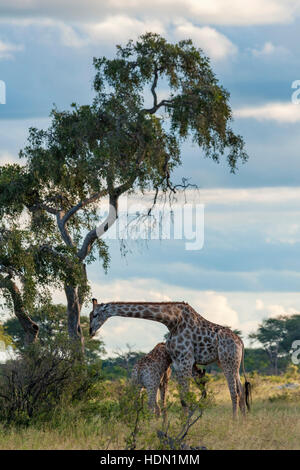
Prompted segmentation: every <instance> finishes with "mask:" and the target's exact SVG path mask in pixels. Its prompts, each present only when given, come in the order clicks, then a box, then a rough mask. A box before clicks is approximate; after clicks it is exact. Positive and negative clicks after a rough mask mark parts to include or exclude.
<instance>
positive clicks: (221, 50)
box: [174, 22, 237, 60]
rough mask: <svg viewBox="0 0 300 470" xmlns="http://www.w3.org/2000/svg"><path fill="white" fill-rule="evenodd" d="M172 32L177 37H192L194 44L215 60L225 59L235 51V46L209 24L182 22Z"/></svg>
mask: <svg viewBox="0 0 300 470" xmlns="http://www.w3.org/2000/svg"><path fill="white" fill-rule="evenodd" d="M174 33H175V36H176V37H177V38H178V39H185V38H189V39H192V40H193V42H194V44H195V46H197V47H200V48H201V49H203V51H204V53H205V54H207V55H208V56H209V57H210V58H212V59H215V60H222V59H225V58H227V57H228V56H231V55H234V54H236V52H237V47H236V46H235V45H234V44H233V43H232V42H231V41H230V40H229V39H228V38H227V37H226V36H224V34H221V33H219V32H218V31H216V29H214V28H211V27H209V26H203V27H198V26H194V25H193V24H192V23H189V22H184V23H180V24H178V25H177V26H176V27H175V31H174Z"/></svg>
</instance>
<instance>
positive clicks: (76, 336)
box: [65, 285, 84, 351]
mask: <svg viewBox="0 0 300 470" xmlns="http://www.w3.org/2000/svg"><path fill="white" fill-rule="evenodd" d="M78 289H79V287H78V286H76V287H74V286H67V285H66V286H65V293H66V296H67V316H68V333H69V337H70V338H71V339H72V340H76V341H80V343H81V349H82V351H84V337H83V333H82V329H81V326H80V312H81V306H82V305H81V303H80V301H79V296H78Z"/></svg>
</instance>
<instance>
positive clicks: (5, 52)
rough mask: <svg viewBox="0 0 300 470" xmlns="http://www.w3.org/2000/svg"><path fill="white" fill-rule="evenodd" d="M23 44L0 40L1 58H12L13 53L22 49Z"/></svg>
mask: <svg viewBox="0 0 300 470" xmlns="http://www.w3.org/2000/svg"><path fill="white" fill-rule="evenodd" d="M22 49H23V46H20V45H17V44H11V43H9V42H3V41H1V40H0V60H1V59H12V58H13V53H14V52H17V51H21V50H22Z"/></svg>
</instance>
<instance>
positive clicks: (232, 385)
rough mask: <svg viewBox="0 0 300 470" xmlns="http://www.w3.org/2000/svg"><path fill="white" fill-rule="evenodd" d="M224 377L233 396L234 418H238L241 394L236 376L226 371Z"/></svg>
mask: <svg viewBox="0 0 300 470" xmlns="http://www.w3.org/2000/svg"><path fill="white" fill-rule="evenodd" d="M223 371H224V375H225V377H226V380H227V384H228V388H229V392H230V396H231V401H232V413H233V418H234V419H236V418H237V411H238V404H239V393H238V388H237V382H236V378H235V376H234V374H233V373H232V371H229V370H224V369H223Z"/></svg>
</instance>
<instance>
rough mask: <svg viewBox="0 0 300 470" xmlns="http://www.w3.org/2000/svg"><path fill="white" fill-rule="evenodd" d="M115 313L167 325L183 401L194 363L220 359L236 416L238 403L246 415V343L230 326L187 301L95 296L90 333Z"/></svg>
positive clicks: (169, 347)
mask: <svg viewBox="0 0 300 470" xmlns="http://www.w3.org/2000/svg"><path fill="white" fill-rule="evenodd" d="M113 316H123V317H132V318H142V319H147V320H153V321H158V322H160V323H163V324H164V325H166V326H167V328H168V329H169V331H170V334H169V337H168V339H167V341H166V350H167V352H168V354H169V355H170V357H171V360H172V363H173V367H174V370H175V373H176V376H177V380H178V382H179V385H180V394H181V398H182V403H183V404H184V396H185V395H186V393H187V392H188V390H189V379H190V377H192V374H193V365H194V363H196V364H202V365H206V364H211V363H213V362H217V363H218V364H219V365H220V367H221V368H222V370H223V372H224V375H225V377H226V380H227V384H228V388H229V392H230V396H231V401H232V408H233V415H234V417H236V416H237V411H238V406H239V407H240V410H241V412H242V414H245V393H244V388H243V387H242V384H241V380H240V374H239V370H240V365H241V363H242V360H243V355H244V345H243V342H242V340H241V339H240V338H239V336H237V335H236V334H235V333H233V331H231V329H230V328H228V327H225V326H221V325H218V324H216V323H212V322H210V321H209V320H206V319H205V318H204V317H202V316H201V315H199V314H198V313H197V312H196V311H195V310H194V309H193V308H192V307H191V306H190V305H189V304H187V303H185V302H111V303H107V304H98V303H97V301H96V299H94V300H93V311H92V312H91V315H90V334H91V335H94V334H95V333H96V331H97V330H98V329H99V328H100V327H101V326H102V325H103V323H104V322H105V321H106V320H107V319H108V318H110V317H113Z"/></svg>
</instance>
